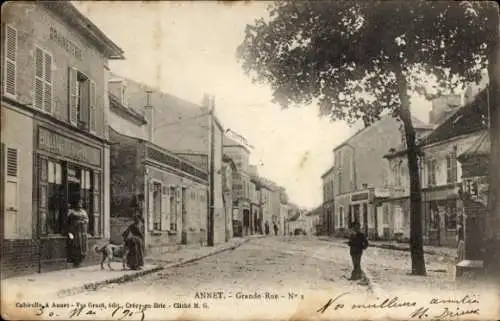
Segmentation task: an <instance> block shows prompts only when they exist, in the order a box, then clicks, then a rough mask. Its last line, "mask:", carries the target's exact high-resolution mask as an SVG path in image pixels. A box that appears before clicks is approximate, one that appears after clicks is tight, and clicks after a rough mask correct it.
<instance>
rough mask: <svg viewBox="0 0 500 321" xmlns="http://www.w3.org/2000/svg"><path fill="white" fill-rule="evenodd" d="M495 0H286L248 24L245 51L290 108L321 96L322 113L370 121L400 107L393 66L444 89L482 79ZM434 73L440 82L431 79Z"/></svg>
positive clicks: (412, 82)
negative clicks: (490, 15) (493, 0)
mask: <svg viewBox="0 0 500 321" xmlns="http://www.w3.org/2000/svg"><path fill="white" fill-rule="evenodd" d="M493 5H494V4H493V3H488V2H483V3H480V2H471V3H469V2H453V1H432V2H431V1H411V2H410V1H355V2H354V1H277V2H274V3H273V4H272V5H271V6H270V7H269V19H264V18H261V19H259V20H256V21H255V23H254V24H252V25H248V26H247V28H246V32H245V38H244V41H243V43H242V44H241V45H240V46H239V48H238V57H239V58H240V61H241V62H242V66H243V68H244V70H245V71H246V72H247V73H248V74H249V75H250V76H251V77H252V79H253V80H254V81H257V82H265V83H269V84H270V85H271V87H272V89H273V92H274V100H275V102H277V103H279V104H280V105H281V106H282V107H288V106H290V105H291V104H299V105H304V104H310V103H312V102H313V101H314V100H317V101H318V103H319V106H320V111H321V114H322V115H323V116H328V117H330V118H331V119H333V120H338V119H341V120H346V121H348V122H352V121H355V120H357V119H363V120H365V123H367V124H369V123H371V122H373V121H374V120H376V119H378V118H379V116H380V114H381V112H382V111H383V110H384V109H390V110H391V111H397V110H398V108H397V107H398V106H399V105H400V99H399V95H398V85H397V82H396V77H395V74H394V67H395V66H401V67H402V68H403V73H404V76H405V77H406V80H407V81H408V90H410V91H414V92H419V93H423V94H426V95H427V96H428V97H429V98H430V96H429V95H430V94H439V93H440V92H442V91H443V90H452V89H454V88H457V86H458V85H463V84H464V83H465V81H479V77H480V70H481V69H483V68H484V67H485V65H486V63H487V59H486V50H487V48H488V43H489V42H490V41H491V39H492V36H491V33H490V32H489V30H491V29H490V28H491V26H490V25H489V22H490V21H489V20H490V19H489V18H488V15H487V13H488V11H491V10H492V6H493ZM429 75H432V76H431V77H432V78H433V79H432V80H433V81H432V83H433V84H431V83H429V81H428V79H429Z"/></svg>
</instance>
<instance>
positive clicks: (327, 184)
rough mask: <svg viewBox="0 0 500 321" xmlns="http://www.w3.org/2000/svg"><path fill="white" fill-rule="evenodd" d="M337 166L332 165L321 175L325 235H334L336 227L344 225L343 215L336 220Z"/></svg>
mask: <svg viewBox="0 0 500 321" xmlns="http://www.w3.org/2000/svg"><path fill="white" fill-rule="evenodd" d="M334 171H335V167H334V166H332V167H330V168H329V169H328V170H327V171H326V172H325V173H324V174H323V175H321V180H322V184H323V205H322V209H323V210H322V214H321V217H322V219H321V222H322V226H321V231H320V233H321V234H323V235H332V234H333V233H334V232H335V228H341V227H343V226H344V222H343V221H341V219H343V217H341V216H339V220H335V216H334V213H335V207H334V204H335V202H334V200H335V194H334V180H333V178H334V176H335V173H334Z"/></svg>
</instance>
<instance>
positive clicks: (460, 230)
mask: <svg viewBox="0 0 500 321" xmlns="http://www.w3.org/2000/svg"><path fill="white" fill-rule="evenodd" d="M464 236H465V235H464V225H463V223H462V220H459V223H458V225H457V263H459V262H462V261H463V260H464V256H465V240H464Z"/></svg>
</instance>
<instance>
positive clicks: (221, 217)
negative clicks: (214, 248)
mask: <svg viewBox="0 0 500 321" xmlns="http://www.w3.org/2000/svg"><path fill="white" fill-rule="evenodd" d="M214 123H215V122H214ZM214 136H215V142H214V146H215V148H214V149H215V150H214V194H215V195H214V243H215V244H217V243H222V242H224V241H225V235H226V223H225V222H226V213H225V211H224V202H223V200H222V193H223V192H222V164H223V162H222V155H223V145H222V144H223V136H224V132H223V129H222V128H220V127H218V126H217V125H216V126H214Z"/></svg>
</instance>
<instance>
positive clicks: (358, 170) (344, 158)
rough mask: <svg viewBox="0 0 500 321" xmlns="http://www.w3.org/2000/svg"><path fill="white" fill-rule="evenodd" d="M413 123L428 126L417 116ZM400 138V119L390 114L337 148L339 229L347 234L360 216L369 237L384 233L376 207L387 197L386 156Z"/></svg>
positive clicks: (335, 187)
mask: <svg viewBox="0 0 500 321" xmlns="http://www.w3.org/2000/svg"><path fill="white" fill-rule="evenodd" d="M413 124H414V127H415V129H416V130H417V131H419V130H424V129H428V127H429V126H427V125H425V124H423V123H422V122H421V121H419V120H418V119H413ZM401 140H402V135H401V131H400V123H399V121H398V120H397V119H396V118H394V117H392V116H391V115H387V116H384V117H383V118H382V119H380V120H379V121H377V122H375V123H374V124H372V125H371V126H369V127H366V128H364V129H362V130H360V131H359V132H358V133H356V134H355V135H353V136H351V137H350V138H349V139H347V140H346V141H345V142H344V143H342V144H340V145H339V146H337V147H336V148H335V149H334V160H335V161H334V163H335V164H334V166H335V168H336V169H335V171H334V177H333V180H334V182H335V183H334V193H335V198H334V207H335V220H337V221H338V222H339V224H338V225H337V233H340V234H344V233H345V231H346V229H347V228H348V227H349V224H350V223H351V222H353V221H355V220H357V221H358V222H359V223H360V224H361V226H362V230H364V232H365V233H367V234H368V235H369V236H370V237H373V238H378V237H380V236H381V235H380V234H379V232H378V231H380V230H381V228H380V224H381V222H382V217H380V211H377V208H378V207H379V206H380V201H381V200H383V199H384V198H385V197H387V191H386V190H385V189H384V185H385V173H386V171H387V166H388V165H387V164H386V162H385V160H384V158H383V156H384V155H385V154H386V153H387V151H388V150H389V149H390V148H397V147H398V146H399V145H400V144H401Z"/></svg>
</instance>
